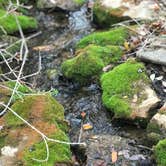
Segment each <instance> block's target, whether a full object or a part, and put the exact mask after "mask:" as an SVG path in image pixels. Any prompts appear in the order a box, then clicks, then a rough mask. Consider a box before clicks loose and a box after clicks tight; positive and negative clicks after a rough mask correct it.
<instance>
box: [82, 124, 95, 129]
mask: <svg viewBox="0 0 166 166" xmlns="http://www.w3.org/2000/svg"><path fill="white" fill-rule="evenodd" d="M92 128H93V126H92V125H91V124H90V123H87V124H84V125H83V129H84V130H90V129H92Z"/></svg>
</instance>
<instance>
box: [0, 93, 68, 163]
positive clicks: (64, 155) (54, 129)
mask: <svg viewBox="0 0 166 166" xmlns="http://www.w3.org/2000/svg"><path fill="white" fill-rule="evenodd" d="M11 109H12V110H14V111H15V112H16V113H17V114H19V115H20V116H21V117H22V118H24V119H25V120H27V121H28V122H29V123H30V124H31V125H33V126H34V127H35V128H37V129H38V130H39V131H40V132H42V133H44V134H45V135H46V136H47V137H49V138H52V139H57V140H60V141H66V142H69V138H68V137H67V135H66V132H67V130H68V124H67V122H66V121H65V120H64V108H63V106H62V105H61V104H60V103H58V102H57V101H56V100H55V99H54V98H53V97H52V96H51V95H50V94H45V95H32V96H26V97H24V98H23V99H22V100H17V101H16V102H15V103H14V104H13V105H12V106H11ZM1 123H2V124H1V125H3V126H5V127H4V128H3V129H2V130H1V135H0V145H1V147H2V149H1V151H2V152H3V154H7V155H8V151H9V148H10V147H14V148H15V149H17V151H16V150H15V149H14V150H13V149H11V150H13V151H14V152H13V153H12V154H14V155H12V154H10V156H9V155H8V156H5V157H10V161H13V162H12V163H11V165H17V164H16V163H18V162H19V163H20V164H22V165H28V166H34V165H38V164H39V163H38V162H37V161H35V160H32V158H37V159H45V153H46V151H45V143H44V140H42V139H41V135H39V133H37V132H36V131H34V130H32V129H31V128H29V127H28V126H27V125H25V123H24V122H23V121H22V120H20V119H18V117H16V116H14V115H13V114H12V113H11V112H8V113H7V114H6V115H5V116H4V117H2V118H1ZM6 129H7V132H6V134H2V133H3V132H5V131H4V130H6ZM47 143H48V147H49V152H50V153H49V158H48V161H47V162H46V163H44V165H45V164H46V165H48V166H52V165H54V164H58V163H63V162H64V163H71V152H70V146H69V145H66V144H60V143H56V142H52V141H47ZM2 145H3V146H2ZM4 147H5V149H4ZM11 152H12V151H11ZM0 163H2V164H3V165H5V164H7V161H5V159H4V156H2V157H0ZM9 165H10V164H9ZM7 166H8V165H7Z"/></svg>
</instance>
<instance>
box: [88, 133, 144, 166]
mask: <svg viewBox="0 0 166 166" xmlns="http://www.w3.org/2000/svg"><path fill="white" fill-rule="evenodd" d="M130 141H131V140H130V139H127V138H123V137H120V136H115V135H95V136H93V138H91V139H90V140H89V141H88V147H87V150H86V155H87V165H95V164H96V165H98V164H101V165H103V166H106V165H111V164H112V158H111V153H112V152H113V151H114V152H117V154H118V155H117V161H116V163H115V164H116V165H122V163H123V164H124V165H131V164H132V165H136V164H138V162H139V161H140V160H143V161H144V160H145V159H146V155H144V154H141V151H139V150H138V149H137V148H136V147H135V146H132V145H130V144H129V142H130Z"/></svg>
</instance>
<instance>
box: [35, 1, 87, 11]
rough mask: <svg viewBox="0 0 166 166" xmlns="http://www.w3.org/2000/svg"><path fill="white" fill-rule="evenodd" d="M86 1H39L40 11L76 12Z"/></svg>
mask: <svg viewBox="0 0 166 166" xmlns="http://www.w3.org/2000/svg"><path fill="white" fill-rule="evenodd" d="M84 2H85V0H38V1H37V7H38V8H39V9H49V8H61V9H63V10H75V9H76V8H78V7H79V6H80V5H82V4H83V3H84Z"/></svg>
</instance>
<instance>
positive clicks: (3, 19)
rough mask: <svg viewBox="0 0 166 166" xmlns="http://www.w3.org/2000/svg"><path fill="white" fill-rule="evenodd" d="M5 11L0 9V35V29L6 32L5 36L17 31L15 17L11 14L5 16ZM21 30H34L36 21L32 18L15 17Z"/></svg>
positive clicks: (1, 32)
mask: <svg viewBox="0 0 166 166" xmlns="http://www.w3.org/2000/svg"><path fill="white" fill-rule="evenodd" d="M6 14H7V13H6V11H4V10H2V9H0V25H1V29H0V34H3V33H4V32H3V30H2V28H3V29H4V30H5V31H6V32H7V34H13V33H15V32H17V31H18V26H17V23H16V20H15V16H14V15H12V14H7V15H6ZM16 17H17V18H18V20H19V23H20V25H21V27H22V29H23V30H29V29H36V28H37V21H36V20H35V19H34V18H32V17H27V16H24V15H17V16H16Z"/></svg>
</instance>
